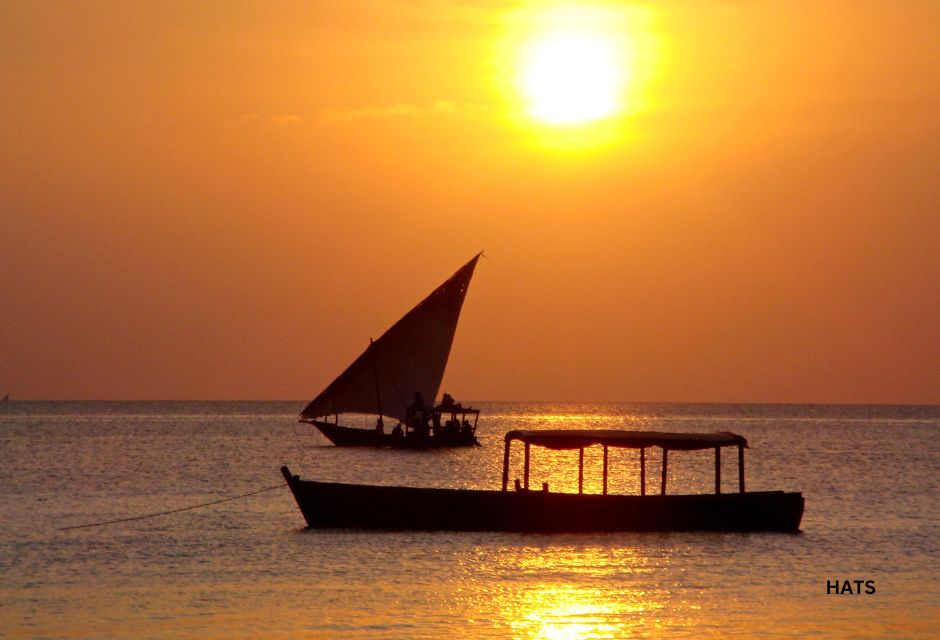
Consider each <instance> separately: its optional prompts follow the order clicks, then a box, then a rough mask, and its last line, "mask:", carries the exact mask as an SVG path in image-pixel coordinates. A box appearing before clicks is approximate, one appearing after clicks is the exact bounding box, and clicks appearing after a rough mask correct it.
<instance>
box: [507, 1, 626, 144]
mask: <svg viewBox="0 0 940 640" xmlns="http://www.w3.org/2000/svg"><path fill="white" fill-rule="evenodd" d="M522 22H524V23H525V28H524V29H523V30H522V31H521V32H520V33H517V35H516V37H517V44H516V59H515V69H516V71H515V77H514V79H513V80H514V84H515V89H516V91H517V92H518V94H519V96H520V98H521V101H522V110H523V112H524V113H525V114H526V116H527V117H528V118H529V119H531V120H534V121H536V122H538V123H541V124H545V125H551V126H577V125H582V124H586V123H592V122H596V121H600V120H604V119H607V118H611V117H614V116H617V115H619V114H621V113H623V112H624V111H625V110H626V109H627V107H628V104H627V103H628V94H629V93H630V92H631V90H632V89H633V87H631V83H632V80H633V69H632V67H633V62H634V57H635V52H634V49H635V42H634V40H633V37H632V33H631V25H630V24H629V20H628V19H627V16H626V15H625V13H624V10H623V9H622V8H616V7H612V6H606V5H591V6H584V5H555V6H552V7H550V8H548V9H544V8H543V9H540V10H538V11H534V12H532V13H529V14H527V15H525V17H524V18H523V20H522Z"/></svg>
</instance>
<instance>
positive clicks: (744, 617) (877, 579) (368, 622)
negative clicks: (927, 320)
mask: <svg viewBox="0 0 940 640" xmlns="http://www.w3.org/2000/svg"><path fill="white" fill-rule="evenodd" d="M302 405H303V403H302V402H296V403H264V402H247V403H225V402H214V403H213V402H189V403H173V402H152V403H132V402H128V403H95V402H88V403H42V402H6V403H2V404H0V527H2V532H3V535H2V538H0V637H8V638H39V637H43V638H106V637H114V638H214V637H218V638H244V637H259V638H261V637H263V638H442V637H448V638H520V639H523V638H524V639H528V638H545V639H557V638H623V637H638V638H655V637H666V636H668V637H680V638H681V637H687V638H702V637H722V638H724V637H742V638H745V637H746V638H755V637H768V638H780V637H791V638H803V637H839V638H872V637H886V638H928V637H936V635H935V634H936V632H937V629H940V616H938V611H940V581H938V577H937V576H938V575H940V561H938V558H940V504H938V495H940V492H938V490H940V456H938V451H940V407H862V406H852V407H837V406H790V405H787V406H784V405H655V404H641V405H629V404H603V405H575V404H551V403H530V404H523V403H481V404H480V408H481V409H482V410H483V412H484V413H483V417H482V418H481V422H480V427H479V431H478V432H479V434H480V439H481V441H482V443H483V446H482V447H477V448H472V449H460V450H450V451H432V452H408V451H379V450H351V449H337V448H335V447H332V446H330V445H329V444H328V442H327V441H326V440H325V439H324V438H323V437H322V436H320V435H319V433H317V432H315V431H314V430H313V429H312V428H311V427H308V426H306V425H302V424H298V423H297V422H296V421H295V417H296V414H297V412H298V411H299V409H300V407H301V406H302ZM538 427H549V428H566V427H575V428H577V427H580V428H620V429H624V428H625V429H638V430H639V429H643V430H661V431H734V432H736V433H740V434H742V435H744V436H745V437H747V439H748V441H749V444H750V448H749V449H748V451H747V461H746V470H747V488H748V490H755V491H756V490H765V489H784V490H788V491H802V492H803V494H804V496H805V498H806V513H805V515H804V518H803V524H802V529H803V532H802V533H801V534H798V535H785V534H713V533H712V534H708V533H682V534H678V533H673V534H635V533H617V534H594V535H535V534H502V533H413V532H387V533H374V532H362V531H347V530H330V531H308V530H305V529H304V528H303V524H304V522H303V518H302V517H301V515H300V512H299V511H298V510H297V508H296V505H295V504H294V502H293V499H292V498H291V496H290V494H289V492H288V491H287V489H286V488H281V487H278V488H277V489H274V490H271V491H267V492H264V493H259V494H256V495H254V496H250V497H247V498H244V499H239V500H235V501H231V502H225V503H221V504H217V505H214V506H209V507H205V508H200V509H193V510H187V511H180V512H178V513H173V514H170V515H164V516H160V517H156V518H149V519H143V520H134V521H128V522H123V523H117V524H112V525H108V526H102V527H90V528H82V529H71V530H61V529H60V528H61V527H68V526H74V525H80V524H85V523H92V522H99V521H104V520H112V519H120V518H126V517H130V516H135V515H140V514H147V513H152V512H158V511H168V510H174V509H179V508H182V507H187V506H190V505H195V504H200V503H206V502H211V501H214V500H219V499H223V498H227V497H230V496H235V495H239V494H245V493H249V492H252V491H256V490H259V489H264V488H267V487H274V486H276V485H279V484H280V483H281V477H280V474H279V472H278V467H279V466H280V465H281V464H283V463H288V464H289V465H290V467H291V470H292V471H293V472H294V473H297V474H299V475H301V476H302V477H305V478H311V479H322V480H335V481H343V482H364V483H376V484H401V485H411V486H440V487H474V488H490V489H496V488H498V487H499V484H500V481H501V465H502V435H503V433H504V432H505V431H508V430H510V429H519V428H538ZM521 457H522V456H521V453H520V452H519V451H516V452H515V455H514V457H513V475H515V476H521V462H522V461H521ZM585 457H586V469H585V486H586V490H588V491H598V490H599V487H600V464H601V462H600V461H601V455H600V451H599V450H598V451H591V450H589V451H588V452H587V453H586V456H585ZM637 462H638V460H637V454H636V452H635V451H613V450H612V451H611V454H610V465H611V476H610V477H611V487H612V489H613V490H614V491H615V492H622V493H635V492H637V491H638V466H637ZM532 463H533V471H532V480H533V482H535V483H536V486H537V485H538V483H540V482H542V481H547V482H549V483H550V485H551V487H552V489H553V490H575V491H576V490H577V453H576V452H575V453H570V452H568V453H561V454H559V455H553V454H549V453H546V452H542V451H538V452H534V453H533V461H532ZM647 463H648V474H650V480H656V481H658V475H657V474H658V470H659V466H658V463H659V459H658V457H657V456H655V455H653V456H650V457H649V458H648V461H647ZM722 464H723V469H726V470H727V471H726V472H725V473H724V474H723V489H724V490H726V491H733V490H735V489H736V481H737V468H736V464H737V456H736V452H734V453H733V452H731V451H728V452H726V453H725V454H724V455H723V458H722ZM713 469H714V459H713V456H712V454H711V452H704V453H692V452H673V453H672V454H671V455H670V456H669V490H670V493H684V492H707V491H710V490H712V488H713V482H714V480H713V475H712V474H713ZM651 486H657V484H656V482H652V483H651ZM845 580H851V581H854V580H863V581H865V580H872V581H873V583H874V588H875V593H874V594H862V595H854V594H853V595H849V594H842V595H836V594H827V581H840V582H841V581H845ZM863 590H864V587H863Z"/></svg>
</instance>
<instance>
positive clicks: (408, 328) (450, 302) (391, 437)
mask: <svg viewBox="0 0 940 640" xmlns="http://www.w3.org/2000/svg"><path fill="white" fill-rule="evenodd" d="M480 255H482V254H477V255H476V256H474V257H473V259H471V260H470V261H469V262H468V263H467V264H465V265H464V266H462V267H461V268H460V269H459V270H458V271H457V272H456V273H455V274H454V275H452V276H451V277H450V278H448V279H447V280H446V281H445V282H444V283H443V284H442V285H441V286H439V287H438V288H437V289H435V290H434V291H432V292H431V294H430V295H429V296H428V297H426V298H425V299H424V300H422V301H421V302H420V303H419V304H418V305H417V306H416V307H415V308H414V309H412V310H411V311H409V312H408V313H406V314H405V315H404V317H402V318H401V319H400V320H399V321H398V322H396V323H395V324H394V325H392V327H391V328H389V329H388V330H387V331H386V332H385V333H384V334H383V335H382V336H381V337H380V338H379V339H378V340H375V341H372V340H370V341H369V346H368V347H367V348H366V350H365V351H364V352H363V353H362V355H360V356H359V357H358V358H356V360H355V361H353V363H352V364H351V365H349V367H348V368H347V369H346V370H345V371H343V372H342V373H341V374H340V375H339V376H338V377H337V378H336V379H335V380H333V382H331V383H330V384H329V385H328V386H327V387H326V389H324V390H323V391H322V392H321V393H320V394H319V395H318V396H317V397H316V398H314V399H313V400H311V401H310V403H309V404H308V405H307V406H306V407H305V408H304V410H303V411H302V412H301V414H300V421H301V422H307V423H309V424H312V425H314V426H315V427H316V428H317V429H319V430H320V432H321V433H323V435H325V436H326V437H327V438H328V439H329V440H330V442H332V443H333V444H334V445H336V446H338V447H396V448H408V449H430V448H437V447H467V446H473V445H478V444H479V442H478V441H477V439H476V427H477V421H478V420H479V417H480V412H479V411H478V410H476V409H473V408H472V407H464V406H462V405H461V404H459V403H456V402H454V400H453V398H451V397H450V395H448V394H444V399H443V400H442V401H441V402H440V403H439V404H437V405H435V404H434V399H435V398H436V397H437V393H438V391H439V390H440V387H441V380H442V379H443V378H444V369H445V368H446V367H447V360H448V357H449V356H450V348H451V345H452V344H453V341H454V334H455V332H456V331H457V320H458V319H459V318H460V310H461V308H462V307H463V301H464V298H465V297H466V294H467V288H468V287H469V286H470V279H471V278H472V277H473V270H474V268H475V267H476V264H477V260H479V258H480ZM425 398H427V399H429V400H430V404H428V403H426V402H425V400H424V399H425ZM342 413H359V414H367V415H369V414H371V415H374V416H376V421H375V427H374V428H372V429H369V428H357V427H349V426H343V425H340V424H339V416H340V414H342ZM328 416H335V418H334V422H332V423H331V422H329V421H328V420H326V419H325V418H327V417H328ZM384 418H391V419H392V420H397V421H398V424H397V425H396V426H395V427H393V428H392V429H391V431H389V432H386V430H385V419H384Z"/></svg>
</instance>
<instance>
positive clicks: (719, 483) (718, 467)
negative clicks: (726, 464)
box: [715, 447, 721, 495]
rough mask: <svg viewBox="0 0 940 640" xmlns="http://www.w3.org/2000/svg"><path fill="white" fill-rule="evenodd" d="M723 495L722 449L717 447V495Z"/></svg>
mask: <svg viewBox="0 0 940 640" xmlns="http://www.w3.org/2000/svg"><path fill="white" fill-rule="evenodd" d="M719 493H721V447H715V494H716V495H717V494H719Z"/></svg>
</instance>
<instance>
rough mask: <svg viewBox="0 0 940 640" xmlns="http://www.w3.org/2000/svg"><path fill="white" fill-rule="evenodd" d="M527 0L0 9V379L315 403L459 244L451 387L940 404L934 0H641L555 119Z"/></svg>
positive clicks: (478, 391) (13, 386) (606, 396)
mask: <svg viewBox="0 0 940 640" xmlns="http://www.w3.org/2000/svg"><path fill="white" fill-rule="evenodd" d="M520 7H521V8H520ZM531 7H532V3H528V4H527V5H520V4H519V3H501V2H485V1H478V2H470V1H468V2H434V1H429V2H392V1H390V0H388V1H387V0H372V1H370V2H351V1H349V0H343V1H336V2H330V1H320V2H315V3H311V2H300V1H298V2H280V3H267V2H257V3H255V2H229V1H224V2H221V1H220V2H198V3H197V2H185V3H179V2H169V3H127V2H118V1H115V2H103V1H93V0H89V1H87V2H81V3H67V2H32V1H23V2H19V1H13V2H11V1H5V2H2V3H0V77H2V78H3V81H2V83H0V92H2V103H0V328H2V331H0V352H2V354H3V357H2V358H0V395H2V393H6V392H9V393H11V395H13V396H14V397H18V398H80V399H84V398H88V399H110V398H129V399H133V398H156V399H174V398H224V399H239V398H246V399H264V398H271V399H279V398H283V399H306V398H309V397H312V396H313V395H315V394H316V393H318V392H319V391H320V390H321V389H322V388H323V387H324V386H325V385H326V384H327V383H328V382H329V381H330V380H332V378H333V377H334V376H335V375H336V374H338V373H339V372H340V371H341V370H342V369H343V368H344V367H345V366H346V365H347V364H349V362H351V361H352V359H353V358H354V357H355V356H357V355H358V354H359V353H360V351H361V350H362V349H364V348H365V346H366V345H367V343H368V338H369V337H370V336H371V337H377V336H378V335H379V334H381V333H382V332H383V331H384V330H385V329H386V328H387V327H388V326H389V325H390V324H391V323H392V322H394V321H395V320H397V319H398V317H400V316H401V315H402V314H403V313H404V312H405V311H407V310H408V309H409V308H411V306H413V305H414V304H415V303H416V302H418V301H419V300H420V299H421V298H422V297H423V296H424V295H426V294H427V293H428V292H429V291H430V290H431V289H432V288H434V287H435V286H437V285H438V284H439V283H440V282H442V281H443V280H444V279H445V278H446V277H447V276H449V275H450V274H451V273H453V272H454V271H455V270H456V269H457V268H458V267H459V266H460V265H461V264H463V263H464V262H465V261H466V260H468V259H469V258H470V257H471V256H472V255H473V254H474V253H476V252H477V251H479V250H481V249H482V250H485V251H486V255H487V256H488V257H489V259H488V260H483V261H481V263H480V265H479V267H478V269H477V273H476V276H475V279H474V282H473V283H472V285H471V288H470V293H469V295H468V297H467V302H466V305H465V308H464V314H463V317H462V320H461V325H460V327H459V328H458V332H457V339H456V342H455V346H454V351H453V353H452V357H451V361H450V365H449V368H448V373H447V377H446V378H445V383H444V390H447V391H449V392H450V393H452V394H453V395H454V396H455V397H457V398H458V399H461V398H468V399H533V400H541V399H545V400H586V401H589V400H624V401H729V402H734V401H753V402H862V403H864V402H871V403H940V340H938V327H940V295H938V293H940V186H938V185H940V179H938V177H940V176H938V173H940V171H938V168H940V73H938V71H937V70H938V69H940V39H938V38H937V37H936V25H938V24H940V5H938V4H937V3H935V2H926V1H923V2H920V1H907V2H903V1H902V2H895V3H884V2H870V1H867V0H862V1H855V2H825V1H822V2H819V1H814V2H799V1H781V2H776V1H772V0H767V1H762V2H704V1H681V0H680V1H678V2H669V3H648V4H644V3H635V4H633V5H631V8H630V11H629V12H628V15H629V16H630V18H629V19H630V20H633V21H634V23H632V26H630V31H631V38H633V39H634V41H635V43H636V50H635V55H636V60H634V63H635V66H636V68H635V78H634V80H635V83H636V84H635V86H634V87H633V90H635V91H634V94H631V95H632V98H631V100H632V102H631V105H629V106H628V109H627V111H626V112H624V113H621V114H619V115H617V116H615V117H614V118H612V119H609V120H608V121H605V122H604V123H602V124H601V125H598V127H595V128H592V129H590V130H576V131H575V132H573V133H572V132H568V133H564V132H559V131H557V130H552V129H551V128H550V127H547V126H545V125H539V124H536V123H534V122H531V121H527V120H526V118H525V116H524V114H522V113H520V111H519V98H518V96H517V95H516V94H515V93H514V89H513V86H512V83H511V80H510V79H509V75H510V71H509V69H508V68H507V60H508V59H509V58H508V57H507V56H508V55H509V54H508V53H507V52H511V51H512V50H513V48H514V47H515V46H517V44H518V43H516V42H514V41H513V38H518V37H519V33H520V26H519V21H520V20H523V19H524V16H525V15H527V14H526V11H528V10H530V9H531ZM598 131H600V134H598V133H597V132H598Z"/></svg>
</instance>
